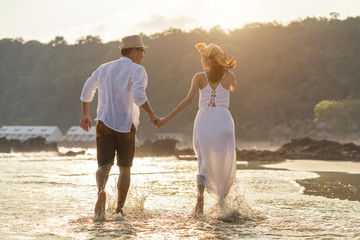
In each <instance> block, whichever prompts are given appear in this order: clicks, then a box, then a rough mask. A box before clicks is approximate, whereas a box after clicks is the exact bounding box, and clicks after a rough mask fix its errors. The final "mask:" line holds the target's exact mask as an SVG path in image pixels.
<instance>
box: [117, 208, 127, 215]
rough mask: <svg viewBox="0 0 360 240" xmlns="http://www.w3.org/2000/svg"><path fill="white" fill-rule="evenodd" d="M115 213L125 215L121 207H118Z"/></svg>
mask: <svg viewBox="0 0 360 240" xmlns="http://www.w3.org/2000/svg"><path fill="white" fill-rule="evenodd" d="M115 213H116V214H118V213H121V215H122V216H124V215H125V214H124V212H123V210H122V208H120V207H117V208H116V211H115Z"/></svg>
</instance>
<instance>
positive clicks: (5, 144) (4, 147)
mask: <svg viewBox="0 0 360 240" xmlns="http://www.w3.org/2000/svg"><path fill="white" fill-rule="evenodd" d="M11 151H14V152H41V151H54V152H58V148H57V143H46V139H45V138H43V137H36V138H29V139H28V140H26V141H24V142H21V141H20V140H19V139H11V140H8V139H6V138H0V152H7V153H10V152H11Z"/></svg>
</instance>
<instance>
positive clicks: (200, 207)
mask: <svg viewBox="0 0 360 240" xmlns="http://www.w3.org/2000/svg"><path fill="white" fill-rule="evenodd" d="M204 190H205V185H203V184H199V185H198V196H197V201H196V206H195V214H203V213H204Z"/></svg>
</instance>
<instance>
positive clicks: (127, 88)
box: [80, 35, 236, 217]
mask: <svg viewBox="0 0 360 240" xmlns="http://www.w3.org/2000/svg"><path fill="white" fill-rule="evenodd" d="M195 47H196V48H197V49H198V51H199V52H200V54H201V63H202V66H203V70H204V71H203V72H199V73H197V74H195V76H194V77H193V79H192V82H191V87H190V90H189V93H188V95H187V96H186V97H185V98H184V100H182V101H181V102H180V103H179V104H178V105H177V106H176V107H175V108H174V110H173V111H172V112H171V113H170V114H169V115H167V116H166V117H164V118H161V119H159V118H158V117H157V116H156V115H155V114H154V112H153V110H152V108H151V105H150V103H149V101H148V100H147V97H146V93H145V89H146V87H147V84H148V76H147V73H146V70H145V68H144V67H143V66H141V65H140V63H141V61H142V59H143V58H144V53H145V48H147V47H146V46H144V44H143V41H142V39H141V36H139V35H133V36H127V37H124V38H123V39H122V41H121V47H120V48H121V55H122V56H123V57H121V58H120V59H118V60H115V61H111V62H108V63H105V64H103V65H101V66H100V67H99V68H98V69H96V70H95V71H94V72H93V73H92V75H91V76H90V77H89V78H88V79H87V81H86V82H85V85H84V87H83V90H82V93H81V98H80V100H81V102H82V119H81V122H80V126H81V127H82V128H83V129H84V130H85V131H88V130H89V128H90V127H91V117H90V114H89V108H90V102H91V101H92V100H93V97H94V94H95V91H96V89H98V106H97V119H96V120H97V123H96V148H97V161H98V169H97V171H96V183H97V188H98V198H97V202H96V204H95V217H104V214H105V203H106V193H105V190H104V189H105V185H106V182H107V180H108V177H109V172H110V169H111V167H112V166H113V164H114V158H115V152H116V153H117V165H118V166H119V169H120V173H119V179H118V183H117V190H118V200H117V201H118V202H117V209H116V213H121V214H123V206H124V203H125V200H126V196H127V193H128V190H129V186H130V169H131V166H132V162H133V158H134V154H135V134H136V129H137V127H138V125H139V115H140V110H139V107H140V108H142V109H143V110H144V111H145V112H146V113H147V114H148V117H149V120H150V121H151V122H152V123H153V124H154V125H155V126H156V127H157V128H158V129H159V128H161V127H162V126H164V125H165V124H167V123H168V122H169V121H170V120H171V119H173V118H175V117H176V116H177V115H179V114H180V113H181V112H182V111H183V110H184V109H186V108H187V107H188V106H189V105H190V104H191V103H192V102H193V99H194V97H195V95H196V93H197V92H199V93H200V98H199V111H198V113H197V116H196V119H195V123H194V131H193V146H194V151H195V153H196V156H197V159H198V165H199V172H198V175H197V190H198V196H197V201H196V205H195V213H196V214H202V213H203V208H204V190H205V188H206V189H207V191H208V193H209V194H210V195H211V196H213V197H215V198H216V199H217V200H218V201H219V203H220V204H224V203H225V201H224V199H225V197H226V196H227V194H228V192H229V190H230V188H231V186H232V184H233V182H234V180H235V173H236V147H235V133H234V132H235V131H234V122H233V119H232V116H231V114H230V111H229V110H228V107H229V99H230V91H234V90H235V88H236V81H235V75H234V74H233V73H232V72H230V71H229V69H231V68H234V67H235V65H236V61H235V60H234V59H233V58H232V59H230V61H227V59H226V55H225V53H224V52H223V51H222V49H221V48H220V47H219V46H218V45H216V44H209V45H206V44H204V43H198V44H196V46H195Z"/></svg>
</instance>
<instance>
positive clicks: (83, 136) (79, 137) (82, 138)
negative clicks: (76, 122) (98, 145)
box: [61, 126, 96, 143]
mask: <svg viewBox="0 0 360 240" xmlns="http://www.w3.org/2000/svg"><path fill="white" fill-rule="evenodd" d="M95 140H96V128H95V126H93V127H92V128H90V129H89V131H88V132H86V131H84V130H83V129H82V128H81V127H78V126H72V127H71V128H70V129H69V130H68V131H67V133H66V134H65V135H64V137H63V138H62V139H61V141H62V142H84V143H85V142H95Z"/></svg>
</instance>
